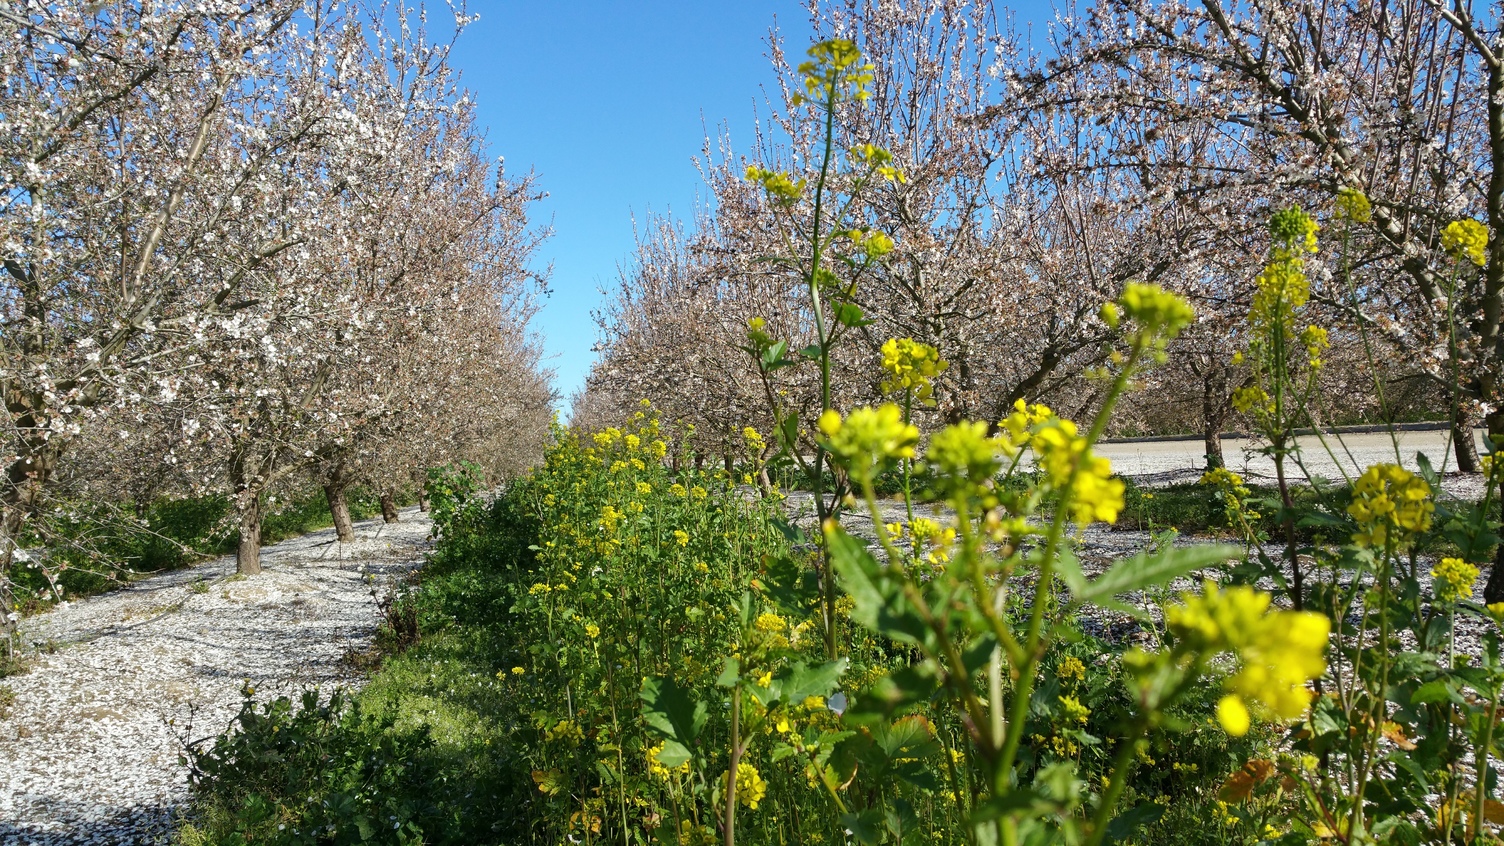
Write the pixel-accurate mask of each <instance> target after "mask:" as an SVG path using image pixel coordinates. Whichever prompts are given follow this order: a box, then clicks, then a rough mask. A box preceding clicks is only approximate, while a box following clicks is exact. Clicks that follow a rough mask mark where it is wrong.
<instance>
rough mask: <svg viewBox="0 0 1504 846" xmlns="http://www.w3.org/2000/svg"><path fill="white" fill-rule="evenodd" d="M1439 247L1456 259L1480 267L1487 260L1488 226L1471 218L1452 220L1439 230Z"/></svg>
mask: <svg viewBox="0 0 1504 846" xmlns="http://www.w3.org/2000/svg"><path fill="white" fill-rule="evenodd" d="M1441 248H1442V249H1443V250H1446V251H1447V253H1448V254H1449V255H1450V256H1451V257H1452V258H1454V259H1456V260H1458V261H1464V260H1466V261H1470V262H1472V263H1473V264H1476V265H1478V266H1479V267H1482V266H1483V265H1484V264H1486V263H1487V262H1488V227H1487V226H1484V225H1483V224H1481V223H1479V222H1478V221H1476V220H1473V219H1472V218H1463V219H1462V220H1454V221H1452V222H1451V223H1448V224H1447V226H1446V228H1445V229H1443V230H1441Z"/></svg>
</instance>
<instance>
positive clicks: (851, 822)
mask: <svg viewBox="0 0 1504 846" xmlns="http://www.w3.org/2000/svg"><path fill="white" fill-rule="evenodd" d="M841 825H842V826H844V827H845V828H846V830H847V831H850V832H851V836H852V837H855V838H856V842H858V843H860V844H862V846H877V844H879V843H881V842H882V841H883V815H882V814H881V813H880V812H878V811H862V812H861V813H860V814H842V815H841Z"/></svg>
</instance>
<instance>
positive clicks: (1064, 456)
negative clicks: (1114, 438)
mask: <svg viewBox="0 0 1504 846" xmlns="http://www.w3.org/2000/svg"><path fill="white" fill-rule="evenodd" d="M1029 446H1030V447H1031V448H1032V449H1033V450H1034V455H1035V456H1036V459H1037V461H1038V464H1039V469H1040V470H1041V471H1042V473H1043V475H1044V481H1045V484H1046V486H1048V487H1049V488H1051V489H1053V490H1056V491H1064V490H1065V489H1066V488H1067V487H1071V490H1072V496H1071V500H1070V515H1071V519H1072V520H1074V521H1075V522H1076V523H1077V524H1078V525H1082V526H1084V525H1086V524H1088V523H1092V522H1095V521H1098V520H1100V521H1102V522H1105V523H1116V522H1117V519H1118V514H1119V513H1120V512H1121V511H1122V510H1123V489H1124V488H1123V482H1122V480H1121V479H1114V478H1112V463H1111V462H1110V461H1108V460H1107V459H1106V458H1104V457H1102V456H1099V455H1093V454H1092V452H1091V450H1090V449H1088V448H1087V444H1086V439H1085V438H1083V437H1081V436H1080V434H1079V433H1078V430H1077V429H1076V424H1074V423H1072V422H1071V421H1069V420H1061V419H1059V418H1055V419H1053V420H1051V421H1049V422H1048V423H1046V424H1045V425H1044V426H1042V427H1040V428H1039V430H1038V431H1037V432H1035V433H1034V436H1033V438H1032V439H1031V440H1030V442H1029ZM1072 477H1074V482H1072Z"/></svg>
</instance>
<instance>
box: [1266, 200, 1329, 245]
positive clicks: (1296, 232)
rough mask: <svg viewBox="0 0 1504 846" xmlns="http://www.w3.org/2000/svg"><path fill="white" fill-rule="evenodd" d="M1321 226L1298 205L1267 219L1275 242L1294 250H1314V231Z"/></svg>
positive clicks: (1270, 233) (1282, 210)
mask: <svg viewBox="0 0 1504 846" xmlns="http://www.w3.org/2000/svg"><path fill="white" fill-rule="evenodd" d="M1320 229H1321V227H1320V226H1317V225H1316V221H1315V220H1313V219H1312V218H1311V216H1310V215H1308V214H1306V213H1305V212H1303V211H1301V210H1300V207H1299V206H1290V207H1289V208H1287V209H1281V210H1279V211H1277V212H1275V213H1274V215H1273V216H1272V217H1271V218H1270V219H1269V235H1270V236H1271V237H1272V238H1273V239H1274V242H1275V244H1277V245H1279V246H1280V247H1283V248H1285V249H1288V250H1293V251H1295V252H1301V251H1304V252H1308V253H1314V252H1316V232H1317V231H1318V230H1320Z"/></svg>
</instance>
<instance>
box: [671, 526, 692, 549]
mask: <svg viewBox="0 0 1504 846" xmlns="http://www.w3.org/2000/svg"><path fill="white" fill-rule="evenodd" d="M674 542H675V543H677V544H679V545H680V546H689V532H686V531H684V530H683V529H675V530H674Z"/></svg>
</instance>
